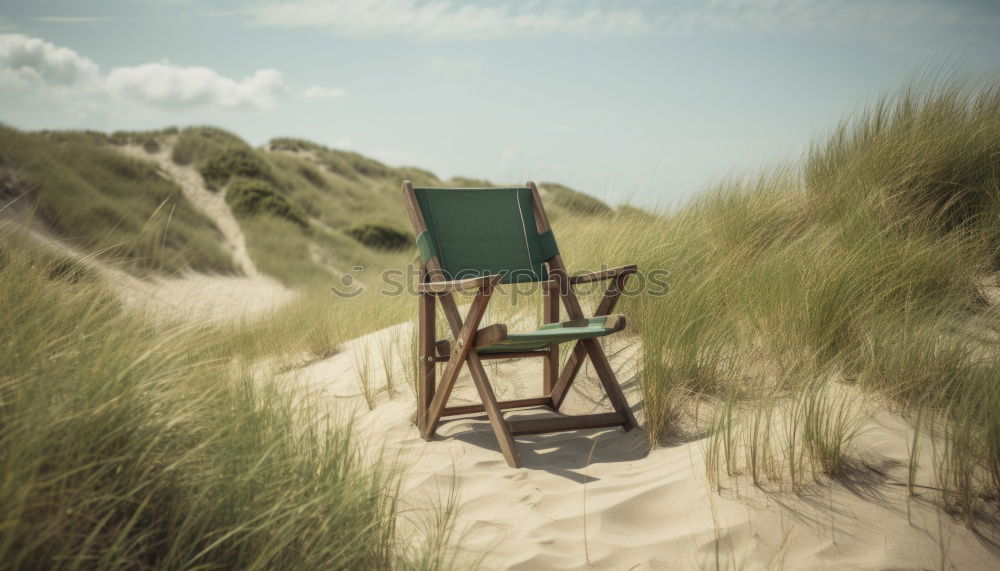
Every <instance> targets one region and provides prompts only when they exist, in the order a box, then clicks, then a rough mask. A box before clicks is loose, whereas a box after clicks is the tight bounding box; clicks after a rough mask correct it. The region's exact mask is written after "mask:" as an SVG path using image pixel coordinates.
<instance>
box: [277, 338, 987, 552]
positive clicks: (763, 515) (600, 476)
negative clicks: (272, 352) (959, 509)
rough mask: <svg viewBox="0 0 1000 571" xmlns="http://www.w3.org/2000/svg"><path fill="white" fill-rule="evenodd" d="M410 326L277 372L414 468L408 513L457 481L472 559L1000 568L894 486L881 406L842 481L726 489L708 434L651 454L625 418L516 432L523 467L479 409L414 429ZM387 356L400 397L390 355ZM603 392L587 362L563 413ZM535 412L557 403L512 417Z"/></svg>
mask: <svg viewBox="0 0 1000 571" xmlns="http://www.w3.org/2000/svg"><path fill="white" fill-rule="evenodd" d="M411 330H412V326H411V325H409V324H403V325H399V326H396V327H392V328H389V329H386V330H383V331H379V332H376V333H373V334H370V335H366V336H364V337H361V338H359V339H356V340H354V341H352V342H349V343H346V344H345V345H344V346H343V347H342V348H341V349H342V351H341V352H340V353H339V354H337V355H335V356H333V357H331V358H329V359H326V360H324V361H320V362H317V363H313V364H311V365H309V366H307V367H305V368H303V369H300V370H297V371H293V372H290V373H287V374H286V375H285V377H284V379H283V382H287V383H288V384H289V386H302V387H305V388H306V389H307V390H308V391H309V394H310V398H311V400H313V401H314V402H318V403H325V404H326V405H327V406H328V407H330V408H331V409H333V410H336V411H339V412H340V414H341V415H343V414H345V413H348V412H352V413H354V414H355V415H356V423H357V432H358V436H359V439H360V440H361V441H363V442H365V443H366V447H368V449H369V451H371V452H372V453H376V452H379V451H387V452H388V453H389V456H396V455H398V456H399V458H400V460H401V461H403V462H404V464H405V465H406V466H408V468H407V470H406V476H405V481H404V485H403V488H402V491H403V493H402V499H401V501H402V504H403V506H404V508H408V509H413V510H419V509H425V508H426V505H427V502H428V499H431V500H432V499H433V498H440V497H442V496H443V495H446V493H447V491H448V490H449V489H450V488H451V486H452V485H456V486H457V490H458V492H459V494H460V498H461V509H460V515H459V529H460V530H461V532H462V533H463V534H464V542H463V547H464V549H465V553H464V556H465V557H466V561H467V562H468V561H471V560H472V559H474V558H475V557H477V556H478V555H479V554H485V555H482V556H483V560H482V564H483V566H484V567H485V568H488V569H585V568H597V569H689V568H717V567H718V568H727V569H729V568H741V569H765V568H766V569H771V568H788V569H815V568H826V569H885V568H897V569H898V568H903V569H936V568H942V567H944V568H956V569H996V568H998V567H1000V559H998V550H997V543H996V542H995V540H996V538H995V537H993V538H992V539H990V538H987V537H985V536H981V535H979V533H980V532H976V531H973V530H970V529H967V528H966V527H965V526H964V525H962V524H961V523H960V522H959V521H957V520H955V519H953V518H952V517H951V516H949V515H948V514H945V513H941V512H939V511H938V510H937V509H936V508H935V507H934V506H933V505H932V504H931V503H930V502H928V501H926V500H925V499H921V498H919V497H918V498H912V499H911V498H909V496H908V494H907V490H906V487H905V486H901V485H897V484H898V483H900V482H905V481H906V470H907V467H906V459H907V442H908V440H909V438H910V434H911V428H910V426H909V425H908V424H907V423H906V422H905V421H904V420H903V419H902V418H900V417H899V416H898V415H895V414H893V413H891V412H889V411H888V410H886V409H885V408H884V407H876V408H875V410H873V411H871V412H870V413H866V415H865V418H864V421H863V425H862V428H861V431H860V433H859V436H858V438H857V441H856V442H855V449H854V450H853V451H852V453H853V454H854V455H855V456H856V457H857V460H858V461H859V462H863V464H861V465H862V466H863V467H862V468H861V469H859V470H858V471H857V472H856V473H854V474H852V475H851V476H850V477H847V478H845V479H843V480H842V481H831V480H829V479H827V478H825V477H821V478H819V479H818V481H817V482H815V483H811V484H809V485H806V486H804V487H803V488H802V489H800V490H799V491H798V493H792V492H790V491H785V492H782V491H770V492H767V493H765V492H762V491H760V490H759V489H757V488H754V487H753V486H751V485H750V484H749V482H747V478H736V479H735V480H732V481H724V482H723V489H722V490H721V493H719V492H717V490H716V488H715V487H713V486H712V484H711V483H710V482H709V480H708V478H707V477H706V475H705V474H706V471H705V450H706V443H707V440H706V439H705V438H704V437H703V436H698V435H695V436H691V437H690V438H688V439H687V441H682V442H678V443H675V444H673V445H671V446H667V447H663V448H657V449H654V450H652V451H651V452H650V451H648V450H647V447H646V437H645V434H644V432H643V431H642V430H636V431H632V432H630V433H625V432H623V431H622V430H621V429H619V428H612V429H600V430H585V431H576V432H565V433H556V434H546V435H534V436H523V437H518V438H517V442H518V450H519V452H520V454H521V458H522V459H523V462H524V467H523V468H520V469H511V468H509V467H508V466H507V465H506V463H505V462H504V459H503V456H502V455H501V454H500V453H499V451H498V447H497V445H496V442H495V440H494V438H493V434H492V432H491V431H490V429H489V426H488V424H487V423H486V422H485V421H484V420H479V419H475V420H468V419H467V420H457V421H451V422H448V423H446V424H444V425H443V426H442V427H441V428H440V429H439V431H438V434H437V436H436V437H435V439H434V440H433V441H432V442H429V443H428V442H425V441H423V440H422V439H421V438H420V437H419V435H418V432H417V429H416V427H415V426H414V425H413V423H412V417H413V415H414V412H415V404H414V395H413V392H412V389H411V388H409V387H408V386H407V382H408V381H407V380H406V379H405V376H404V373H403V366H409V365H410V364H409V363H402V362H400V358H399V355H405V354H408V353H406V351H405V350H404V349H406V348H408V347H409V335H410V331H411ZM620 337H622V339H620V340H618V341H617V342H616V343H606V347H607V349H608V353H609V356H610V357H611V361H612V364H613V366H614V368H615V369H616V371H617V372H618V375H619V377H620V379H621V380H622V382H623V385H624V388H625V390H626V393H627V395H628V397H629V401H630V402H631V403H633V404H634V405H635V406H636V408H637V409H639V408H641V407H639V405H640V403H639V398H640V395H639V394H638V391H637V377H636V369H635V364H636V362H637V359H636V357H637V356H638V352H639V351H640V348H639V347H638V346H637V345H636V344H635V343H636V341H635V339H634V338H632V339H629V338H627V337H624V336H620ZM393 349H395V352H396V356H393V355H391V353H392V350H393ZM366 353H367V359H368V362H369V370H370V374H371V378H372V379H373V380H372V383H373V385H374V386H376V387H377V389H378V390H379V393H378V395H377V402H376V406H375V407H374V409H373V410H369V408H368V405H367V403H366V401H365V399H364V397H363V395H362V391H361V389H360V382H359V375H358V371H359V369H360V368H361V367H362V365H361V363H363V362H364V361H365V356H366ZM387 353H388V354H390V356H389V359H390V361H391V362H390V370H391V371H392V375H391V376H392V385H393V387H394V390H393V391H391V392H392V394H390V391H389V390H388V386H387V384H386V375H385V374H384V372H383V365H382V355H383V354H387ZM488 363H491V364H488V365H487V371H488V373H489V374H490V375H491V378H493V379H494V386H495V388H496V390H497V392H498V394H499V396H500V398H503V399H508V398H515V397H521V396H536V395H537V394H538V393H539V392H540V384H541V365H540V363H539V362H537V361H534V360H522V361H508V362H502V363H501V364H499V365H496V366H493V365H492V363H498V362H497V361H492V362H488ZM475 395H476V393H475V390H474V388H473V387H472V384H471V381H470V379H469V378H468V377H467V376H464V377H462V378H460V380H459V384H458V386H457V387H456V390H455V393H454V396H453V397H452V398H453V399H454V400H453V401H452V402H476V400H477V399H476V397H475ZM598 395H600V390H599V383H598V381H597V379H596V376H595V375H594V373H593V371H592V370H590V368H589V367H588V368H585V369H584V370H583V372H582V373H581V378H580V380H579V381H578V382H577V384H576V385H575V387H574V390H573V392H572V393H571V395H570V396H569V398H568V399H567V401H566V405H565V409H564V410H565V411H566V412H568V413H587V412H598V411H610V410H611V409H610V405H608V403H607V402H606V401H604V400H603V399H600V398H598ZM530 414H551V413H536V412H518V413H510V414H509V415H508V418H510V417H511V416H527V415H530ZM641 422H642V421H641V414H640V423H641ZM927 456H929V454H927ZM926 469H927V468H926V466H924V467H922V470H926ZM404 511H405V510H404ZM404 527H405V526H404Z"/></svg>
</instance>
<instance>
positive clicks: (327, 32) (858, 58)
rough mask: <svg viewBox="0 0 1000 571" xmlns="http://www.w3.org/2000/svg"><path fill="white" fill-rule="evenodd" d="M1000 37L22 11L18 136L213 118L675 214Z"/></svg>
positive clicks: (300, 2) (674, 5)
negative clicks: (727, 178)
mask: <svg viewBox="0 0 1000 571" xmlns="http://www.w3.org/2000/svg"><path fill="white" fill-rule="evenodd" d="M998 30H1000V2H973V1H965V0H955V1H951V2H948V1H930V0H862V1H854V0H827V1H818V0H803V1H799V2H782V1H775V0H768V1H763V2H749V1H745V0H714V1H711V2H649V1H633V2H598V1H587V0H581V1H576V2H567V1H559V0H555V1H550V2H541V1H525V2H510V1H508V2H501V1H495V0H488V1H475V2H460V1H458V0H273V1H260V2H234V1H227V0H211V1H210V0H202V1H186V0H159V1H152V0H150V1H146V0H93V1H90V2H80V1H78V0H77V1H65V0H59V1H57V0H32V1H30V2H27V1H14V2H11V1H9V0H8V1H7V2H4V3H3V4H2V5H0V121H2V122H4V123H8V124H11V125H14V126H16V127H19V128H24V129H39V128H93V129H101V130H115V129H144V128H154V127H162V126H166V125H187V124H213V125H218V126H221V127H224V128H226V129H230V130H232V131H234V132H236V133H238V134H240V135H241V136H243V137H244V138H246V139H247V140H248V141H250V142H251V143H254V144H262V143H264V142H265V141H267V140H268V139H269V138H271V137H276V136H295V137H304V138H307V139H312V140H315V141H317V142H320V143H323V144H327V145H330V146H334V147H338V148H346V149H351V150H356V151H358V152H361V153H364V154H366V155H370V156H373V157H376V158H378V159H381V160H383V161H385V162H388V163H390V164H394V165H402V164H412V165H416V166H420V167H424V168H427V169H430V170H432V171H434V172H435V173H437V174H438V175H439V176H443V177H448V176H452V175H467V176H477V177H484V178H489V179H490V180H494V181H497V182H514V181H523V180H525V179H527V178H533V179H536V180H557V181H561V182H565V183H567V184H570V185H572V186H575V187H577V188H580V189H583V190H587V191H589V192H592V193H595V194H597V195H598V196H602V197H603V198H605V199H607V200H609V201H610V202H612V203H618V202H622V201H626V200H631V201H633V202H636V203H639V204H643V205H657V204H658V205H673V204H677V203H678V202H680V201H683V200H685V199H687V198H689V197H690V196H692V195H693V194H694V193H696V192H697V191H698V190H699V189H702V188H704V187H705V186H706V185H707V184H709V183H711V182H712V181H713V180H717V179H718V178H719V177H721V176H724V175H726V174H729V173H732V172H739V171H747V170H753V169H755V168H758V167H759V166H761V165H764V164H768V163H773V162H775V161H781V160H787V159H791V158H794V157H796V156H798V155H799V154H800V153H801V152H802V151H803V150H804V149H805V147H806V145H807V143H808V141H809V140H811V139H813V138H815V137H818V136H821V135H822V134H823V133H825V132H827V131H828V130H829V129H830V128H831V127H832V126H833V125H834V124H835V123H836V122H837V121H838V120H839V119H840V118H842V117H843V116H844V115H845V114H846V113H848V112H850V111H852V110H854V109H856V108H857V107H858V105H859V104H860V103H862V102H863V101H864V100H865V99H866V98H870V97H872V96H875V95H877V94H879V93H880V92H883V91H886V90H888V89H892V88H894V87H896V86H898V85H900V84H901V83H902V82H903V81H905V80H906V79H907V78H908V77H911V76H913V75H914V74H915V73H926V72H928V71H937V70H941V69H944V70H946V71H947V72H951V71H952V70H953V69H957V70H960V71H961V72H963V73H965V74H967V75H971V76H973V77H982V76H994V77H995V74H996V72H997V71H998V70H1000V33H998Z"/></svg>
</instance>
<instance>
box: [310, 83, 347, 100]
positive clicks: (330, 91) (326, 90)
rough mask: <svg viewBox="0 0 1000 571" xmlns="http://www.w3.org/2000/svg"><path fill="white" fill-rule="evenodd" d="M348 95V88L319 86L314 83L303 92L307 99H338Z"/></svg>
mask: <svg viewBox="0 0 1000 571" xmlns="http://www.w3.org/2000/svg"><path fill="white" fill-rule="evenodd" d="M345 95H347V90H346V89H343V88H340V87H332V88H331V87H319V86H317V85H314V86H312V87H310V88H308V89H306V90H305V91H303V92H302V97H305V98H306V99H337V98H338V97H343V96H345Z"/></svg>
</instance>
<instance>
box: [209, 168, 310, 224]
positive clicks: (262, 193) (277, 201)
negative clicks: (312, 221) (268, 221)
mask: <svg viewBox="0 0 1000 571" xmlns="http://www.w3.org/2000/svg"><path fill="white" fill-rule="evenodd" d="M226 203H227V204H229V207H230V208H231V209H232V210H233V214H235V215H236V216H241V217H246V216H260V215H265V214H266V215H270V216H276V217H278V218H283V219H285V220H288V221H289V222H292V223H294V224H297V225H298V226H300V227H302V228H307V227H308V226H309V222H308V221H307V220H306V217H305V213H303V212H302V211H301V210H300V209H299V208H297V207H296V206H294V205H293V204H291V203H290V202H289V201H288V199H286V198H285V197H284V196H282V195H281V194H280V193H278V191H277V190H275V188H274V186H272V185H271V183H269V182H267V181H263V180H259V179H252V178H237V179H235V180H233V181H232V182H231V183H230V184H229V186H228V187H227V188H226Z"/></svg>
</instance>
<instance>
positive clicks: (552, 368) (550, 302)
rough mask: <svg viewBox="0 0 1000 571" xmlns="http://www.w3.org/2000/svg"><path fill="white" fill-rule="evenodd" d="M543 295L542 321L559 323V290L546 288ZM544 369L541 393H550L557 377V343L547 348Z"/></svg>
mask: <svg viewBox="0 0 1000 571" xmlns="http://www.w3.org/2000/svg"><path fill="white" fill-rule="evenodd" d="M542 295H543V297H544V301H543V304H544V305H543V308H542V314H543V315H542V321H544V322H545V323H559V290H557V289H555V288H549V289H546V290H545V291H544V292H542ZM544 367H545V369H544V371H543V372H542V394H543V395H549V394H552V387H554V386H555V384H556V380H557V379H558V378H559V345H553V346H552V347H550V348H549V354H548V356H547V357H545V364H544Z"/></svg>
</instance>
